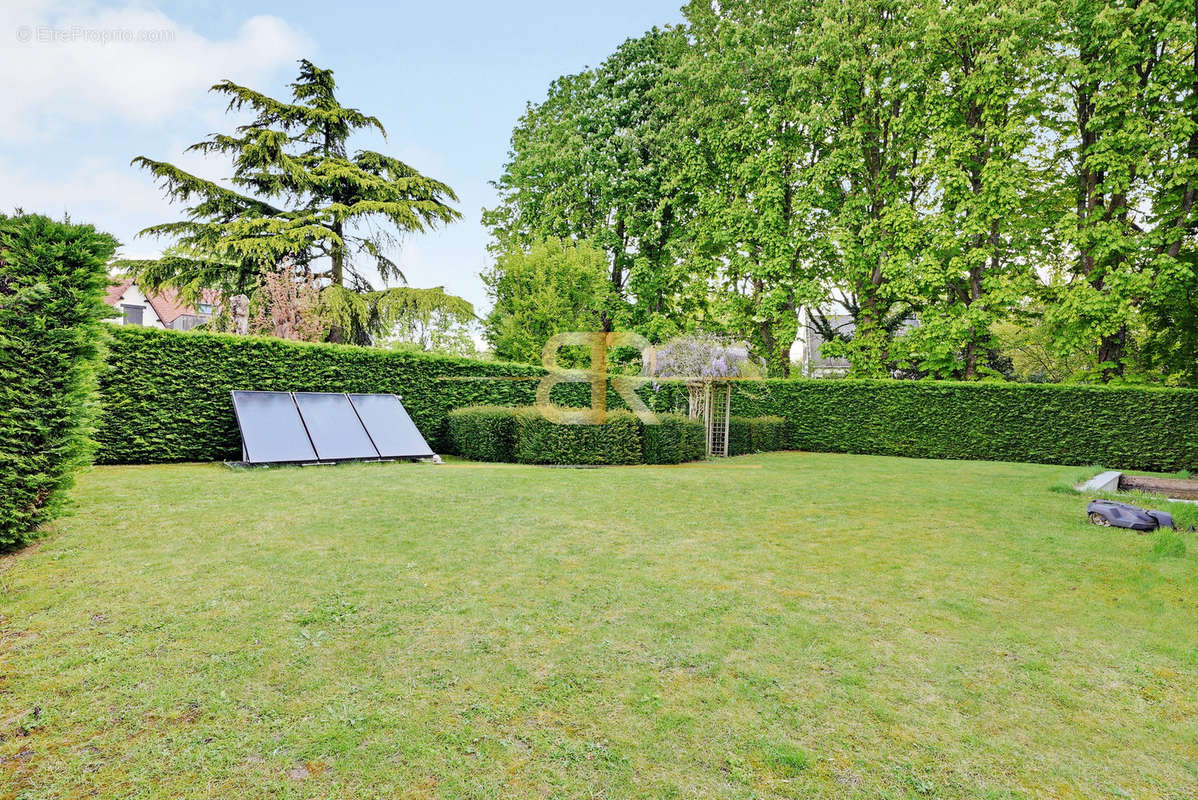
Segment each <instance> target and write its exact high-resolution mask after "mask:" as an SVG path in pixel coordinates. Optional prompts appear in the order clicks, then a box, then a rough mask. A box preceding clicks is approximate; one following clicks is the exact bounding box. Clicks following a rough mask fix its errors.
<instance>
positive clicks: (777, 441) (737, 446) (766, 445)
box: [728, 416, 786, 456]
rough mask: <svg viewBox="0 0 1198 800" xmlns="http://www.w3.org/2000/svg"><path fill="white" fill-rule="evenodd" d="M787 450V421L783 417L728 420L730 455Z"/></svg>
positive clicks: (735, 418) (733, 418)
mask: <svg viewBox="0 0 1198 800" xmlns="http://www.w3.org/2000/svg"><path fill="white" fill-rule="evenodd" d="M785 449H786V420H784V419H783V418H782V417H777V416H764V417H732V418H731V419H729V420H728V455H730V456H741V455H745V454H746V453H768V452H772V451H774V450H785Z"/></svg>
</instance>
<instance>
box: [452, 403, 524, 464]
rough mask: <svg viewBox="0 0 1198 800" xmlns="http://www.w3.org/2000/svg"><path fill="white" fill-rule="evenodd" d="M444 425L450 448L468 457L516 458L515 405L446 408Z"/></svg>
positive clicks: (485, 458)
mask: <svg viewBox="0 0 1198 800" xmlns="http://www.w3.org/2000/svg"><path fill="white" fill-rule="evenodd" d="M446 429H447V431H448V436H449V440H450V442H451V444H452V446H453V449H454V451H455V452H456V453H457V454H458V455H460V456H462V457H464V458H469V459H470V460H472V461H498V462H514V461H515V460H516V409H514V408H508V407H503V406H468V407H466V408H456V409H454V410H453V411H451V412H449V415H448V417H447V419H446Z"/></svg>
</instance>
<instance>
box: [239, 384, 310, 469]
mask: <svg viewBox="0 0 1198 800" xmlns="http://www.w3.org/2000/svg"><path fill="white" fill-rule="evenodd" d="M233 410H234V413H236V415H237V425H238V427H239V428H241V443H242V455H243V456H244V458H245V460H246V461H248V462H250V463H252V464H269V463H276V462H282V461H316V460H317V456H316V451H315V450H314V449H313V447H312V441H311V439H309V438H308V431H307V429H306V428H305V427H304V421H303V419H302V418H301V417H300V413H299V410H298V409H297V408H296V406H295V401H294V400H293V399H292V398H291V393H290V392H244V391H234V392H233Z"/></svg>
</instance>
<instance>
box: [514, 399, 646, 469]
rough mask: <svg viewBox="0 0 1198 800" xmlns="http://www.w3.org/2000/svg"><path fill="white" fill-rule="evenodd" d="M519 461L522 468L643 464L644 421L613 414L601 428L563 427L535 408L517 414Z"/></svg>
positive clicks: (626, 415) (591, 426)
mask: <svg viewBox="0 0 1198 800" xmlns="http://www.w3.org/2000/svg"><path fill="white" fill-rule="evenodd" d="M516 461H518V462H519V463H521V464H578V465H593V464H640V463H641V421H640V420H639V419H637V418H636V416H635V415H634V414H632V413H631V412H628V411H611V412H609V413H608V414H607V416H606V419H605V420H604V421H603V423H602V424H600V425H561V424H559V423H557V422H552V421H550V420H548V419H545V417H544V416H542V415H541V413H540V412H539V411H538V410H537V409H535V408H521V409H519V410H517V412H516Z"/></svg>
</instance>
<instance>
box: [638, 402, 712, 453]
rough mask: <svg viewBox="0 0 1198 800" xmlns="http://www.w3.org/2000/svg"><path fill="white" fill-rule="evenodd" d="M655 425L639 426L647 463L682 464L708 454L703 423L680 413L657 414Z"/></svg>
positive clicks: (642, 450)
mask: <svg viewBox="0 0 1198 800" xmlns="http://www.w3.org/2000/svg"><path fill="white" fill-rule="evenodd" d="M657 420H658V424H657V425H642V426H641V455H642V458H643V460H644V462H645V463H646V464H683V463H685V462H687V461H699V460H700V459H702V458H704V457H705V456H706V455H707V438H706V434H705V432H704V430H703V423H702V422H701V421H699V420H697V419H689V418H687V417H684V416H682V415H681V414H658V415H657Z"/></svg>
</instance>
